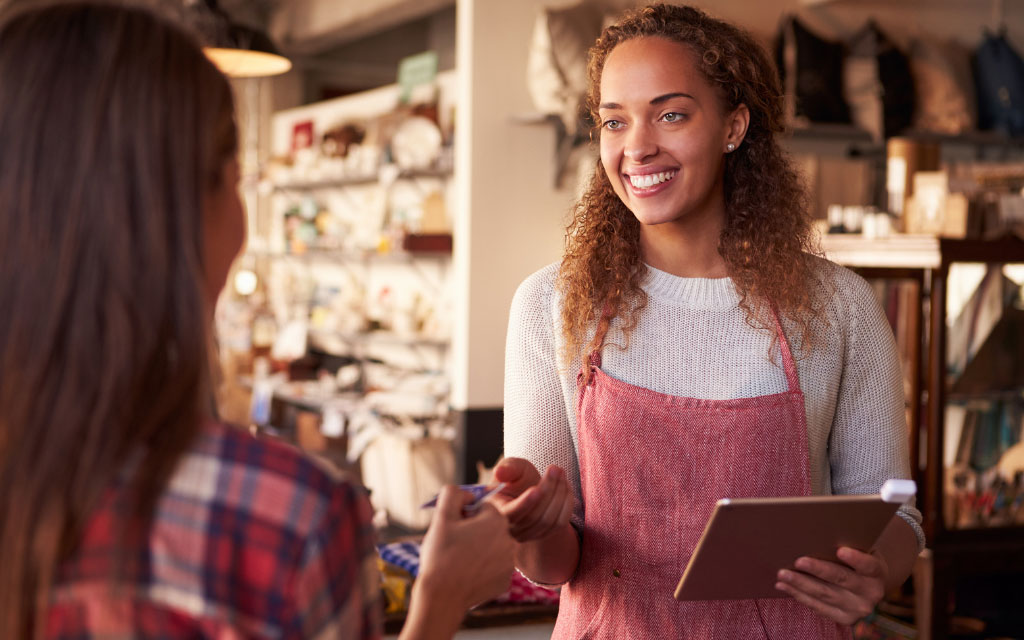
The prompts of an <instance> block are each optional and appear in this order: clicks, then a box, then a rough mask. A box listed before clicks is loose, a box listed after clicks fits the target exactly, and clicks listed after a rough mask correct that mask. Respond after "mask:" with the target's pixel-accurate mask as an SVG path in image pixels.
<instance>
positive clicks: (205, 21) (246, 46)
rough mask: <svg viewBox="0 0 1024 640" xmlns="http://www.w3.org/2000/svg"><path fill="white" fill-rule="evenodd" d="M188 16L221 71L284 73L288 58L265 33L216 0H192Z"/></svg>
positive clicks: (232, 74)
mask: <svg viewBox="0 0 1024 640" xmlns="http://www.w3.org/2000/svg"><path fill="white" fill-rule="evenodd" d="M189 12H190V14H191V15H190V18H191V20H192V23H193V24H194V25H195V27H196V29H197V30H198V31H199V34H200V36H201V37H202V38H203V43H204V45H205V46H204V47H203V51H204V52H205V53H206V57H208V58H209V59H210V60H211V61H212V62H213V63H214V64H215V65H217V68H218V69H220V70H221V72H222V73H224V75H226V76H229V77H232V78H259V77H265V76H275V75H278V74H281V73H285V72H286V71H288V70H289V69H291V68H292V63H291V61H290V60H289V59H288V58H286V57H284V56H283V55H281V54H280V53H279V52H278V51H277V48H276V47H275V46H274V43H273V42H271V40H270V38H269V37H268V36H267V34H266V33H264V32H262V31H258V30H256V29H252V28H250V27H247V26H245V25H243V24H239V23H237V22H235V21H233V20H232V19H231V18H230V17H229V16H228V15H227V14H226V13H224V11H222V10H221V8H220V7H219V6H218V5H217V0H191V2H190V6H189Z"/></svg>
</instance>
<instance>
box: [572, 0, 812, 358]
mask: <svg viewBox="0 0 1024 640" xmlns="http://www.w3.org/2000/svg"><path fill="white" fill-rule="evenodd" d="M644 37H660V38H666V39H669V40H672V41H675V42H679V43H682V44H683V45H685V46H687V47H689V48H690V49H691V50H692V51H693V52H694V53H695V54H696V55H695V56H694V58H695V60H696V61H697V63H698V65H699V68H700V70H701V71H702V72H703V74H704V77H705V78H706V79H707V80H708V82H710V83H711V84H712V86H715V87H717V89H718V93H719V95H720V96H721V97H722V107H723V109H725V110H726V111H731V110H733V109H735V108H736V107H738V106H740V105H746V106H747V108H748V109H749V111H750V124H749V126H748V128H747V133H746V137H745V138H744V139H743V144H742V145H740V147H739V148H738V149H736V150H735V151H734V152H732V153H729V154H727V155H726V157H725V178H724V191H725V206H726V219H725V224H724V226H723V229H722V232H721V236H720V238H719V245H718V251H719V253H720V254H721V256H722V258H723V259H724V260H725V263H726V268H727V270H728V274H729V276H730V277H731V278H732V280H733V283H734V284H735V286H736V288H737V290H738V292H739V294H740V307H741V308H742V309H744V310H745V311H746V314H747V321H748V323H750V324H751V325H752V326H755V327H759V328H770V327H773V326H774V324H773V321H772V319H771V312H770V307H769V306H768V301H771V303H772V304H775V305H777V307H778V308H779V309H780V311H781V312H782V314H783V315H784V316H786V317H788V318H790V319H791V320H793V321H794V322H795V323H796V325H797V327H798V332H797V334H798V335H797V336H795V338H796V344H797V345H798V346H799V345H801V344H803V345H807V344H809V343H810V342H812V338H813V336H812V332H811V329H812V322H813V319H814V318H815V317H816V316H818V315H820V305H819V304H818V303H817V301H816V299H815V296H814V295H813V293H812V289H813V288H812V287H811V286H809V285H810V284H811V282H812V279H813V263H812V257H811V255H812V254H814V253H816V249H815V246H814V242H813V235H812V228H811V220H810V216H809V214H808V208H807V196H806V193H805V191H804V189H803V187H802V185H801V183H800V180H799V178H798V176H797V174H796V172H795V171H794V170H793V167H792V166H791V165H790V163H789V161H788V159H787V158H786V156H785V155H784V154H783V152H782V150H781V149H780V147H779V145H778V142H777V141H776V138H775V137H776V135H777V134H779V133H781V132H782V131H783V129H784V120H783V98H782V91H781V89H780V85H779V79H778V76H777V74H776V72H775V68H774V66H773V65H772V63H771V61H770V59H769V58H768V56H767V54H766V53H765V52H764V50H763V49H762V47H761V46H760V45H758V44H757V42H755V41H754V39H753V38H751V37H750V35H749V34H747V33H746V32H744V31H742V30H740V29H738V28H736V27H734V26H732V25H730V24H728V23H725V22H722V21H721V20H716V19H714V18H711V17H709V16H707V15H706V14H704V13H703V12H701V11H699V10H697V9H694V8H692V7H684V6H672V5H666V4H657V5H653V6H649V7H644V8H640V9H634V10H632V11H629V12H627V13H626V14H625V15H624V16H623V17H622V19H621V20H620V21H619V22H618V23H616V24H614V25H612V26H609V27H607V28H606V29H605V30H604V32H603V33H602V34H601V37H600V38H599V39H598V40H597V42H596V43H595V44H594V46H593V47H592V48H591V49H590V59H589V67H588V92H587V107H588V109H589V111H590V113H591V115H592V117H593V119H594V121H595V122H600V118H599V117H598V114H597V107H598V104H599V103H600V86H601V73H602V71H603V70H604V64H605V61H606V60H607V58H608V55H609V54H610V53H611V52H612V50H613V49H614V48H615V47H616V46H618V45H619V44H621V43H622V42H625V41H627V40H632V39H635V38H644ZM645 274H646V267H645V266H644V263H643V258H642V256H641V252H640V222H639V221H638V220H637V219H636V217H635V216H634V215H633V213H632V212H631V211H630V210H629V209H628V208H627V207H626V206H625V205H624V204H623V203H622V201H621V200H620V199H619V197H618V196H617V195H616V194H615V192H614V191H613V189H612V185H611V183H610V182H609V180H608V176H607V175H606V173H605V171H604V169H603V167H602V166H601V164H600V161H599V162H598V164H597V168H596V170H595V171H594V174H593V177H592V178H591V181H590V184H589V185H588V187H587V189H586V191H585V192H584V194H583V196H582V197H581V198H580V200H579V201H578V202H577V203H576V205H575V207H574V210H573V219H572V221H571V222H570V224H569V226H568V229H567V235H566V250H565V255H564V258H563V260H562V264H561V269H560V271H559V279H558V287H559V290H560V292H561V294H562V297H563V304H562V310H561V320H562V331H563V335H564V337H565V348H564V351H563V353H562V354H561V355H562V359H563V362H564V363H566V364H568V363H569V362H571V361H572V359H573V358H575V357H576V356H578V355H580V352H581V351H582V350H583V343H584V341H585V339H586V338H585V334H586V332H587V330H588V329H589V328H590V327H592V326H594V324H595V323H598V327H599V328H598V334H599V335H600V334H603V333H604V331H603V330H604V329H606V328H607V325H608V324H609V323H610V321H611V319H612V318H615V317H617V316H620V315H621V316H623V322H622V331H623V333H624V334H625V336H626V339H627V340H628V337H629V334H630V332H631V331H632V330H633V329H634V328H635V327H636V323H637V321H638V318H639V313H640V311H641V310H642V309H643V308H644V306H645V305H646V304H647V296H646V293H645V292H644V291H643V289H642V284H643V280H644V277H645ZM602 312H603V313H602ZM598 340H599V338H598V337H597V336H595V338H594V339H593V340H592V341H591V343H590V344H589V345H588V346H587V348H586V350H587V351H589V350H591V349H594V348H597V347H599V346H600V345H599V344H598Z"/></svg>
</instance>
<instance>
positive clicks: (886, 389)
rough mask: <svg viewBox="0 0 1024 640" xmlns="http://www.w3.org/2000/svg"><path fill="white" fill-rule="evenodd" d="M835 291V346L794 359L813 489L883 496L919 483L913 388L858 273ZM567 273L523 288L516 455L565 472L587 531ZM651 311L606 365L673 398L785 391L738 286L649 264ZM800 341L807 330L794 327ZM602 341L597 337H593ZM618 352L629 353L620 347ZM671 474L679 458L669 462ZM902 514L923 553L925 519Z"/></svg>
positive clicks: (835, 283)
mask: <svg viewBox="0 0 1024 640" xmlns="http://www.w3.org/2000/svg"><path fill="white" fill-rule="evenodd" d="M819 266H820V269H819V273H820V276H819V277H820V278H821V280H822V281H823V282H827V283H830V285H829V286H827V287H826V286H823V287H821V291H823V292H826V291H829V290H833V292H832V293H831V294H827V293H825V294H823V295H830V298H829V300H828V303H827V305H826V309H827V312H826V318H827V325H826V324H821V325H819V327H821V330H822V331H823V332H824V333H823V334H822V335H823V337H824V339H822V340H820V341H819V343H820V344H821V345H823V346H822V347H820V348H818V349H817V350H815V351H814V352H812V353H801V352H800V351H798V350H797V348H796V345H795V344H793V341H792V338H790V340H791V344H793V348H794V357H795V358H796V360H797V370H798V372H799V375H800V387H801V389H802V391H803V393H804V402H805V405H806V412H807V440H808V444H809V449H810V471H811V490H812V491H813V492H814V493H815V494H852V493H875V492H877V491H878V490H879V488H880V487H881V485H882V483H883V482H884V481H885V480H887V479H889V478H909V477H910V469H909V453H908V439H907V425H906V417H905V415H906V414H905V404H904V395H903V380H902V376H901V372H900V362H899V355H898V352H897V349H896V343H895V340H894V339H893V333H892V330H891V328H890V327H889V324H888V322H887V320H886V318H885V314H884V313H883V311H882V309H881V307H880V306H879V304H878V302H877V300H876V299H875V296H874V293H873V291H872V290H871V287H870V286H869V285H868V284H867V283H866V282H865V281H864V280H863V279H862V278H861V277H859V276H857V275H856V274H854V273H852V272H851V271H849V270H847V269H844V268H842V267H840V266H838V265H835V264H833V263H831V262H828V261H825V260H820V261H819ZM557 275H558V264H552V265H549V266H547V267H545V268H544V269H541V270H540V271H538V272H537V273H534V274H533V275H531V276H530V277H528V278H527V279H526V280H525V281H524V282H523V283H522V284H521V285H520V286H519V289H518V291H516V295H515V298H514V299H513V301H512V309H511V314H510V317H509V328H508V338H507V344H506V353H505V455H506V456H515V457H521V458H526V459H527V460H529V461H530V462H532V463H533V464H534V466H536V467H537V469H538V470H539V471H540V472H541V473H543V472H544V469H546V468H547V466H548V465H552V464H554V465H558V466H560V467H561V468H562V469H564V470H565V471H566V474H567V476H568V479H569V481H570V483H571V485H572V486H573V487H574V489H575V497H576V512H575V514H574V521H575V522H576V523H577V524H580V523H582V521H583V510H584V507H585V505H584V504H583V500H582V496H581V495H580V489H579V487H580V483H579V478H580V476H579V464H578V462H577V456H576V451H577V447H578V445H579V440H578V439H577V432H576V415H575V407H576V393H577V392H576V374H577V372H578V371H579V369H580V361H579V360H578V359H577V360H576V361H575V362H573V363H572V365H571V366H569V367H568V368H567V369H566V368H562V367H560V366H559V356H560V353H561V347H562V344H563V340H562V333H561V330H560V326H561V321H560V315H559V294H558V293H557V292H556V290H555V279H556V277H557ZM644 290H645V291H646V292H647V295H648V303H647V307H646V308H645V309H644V310H643V311H642V312H641V314H640V317H639V323H638V325H637V327H636V329H635V330H634V331H633V332H632V334H631V336H630V340H629V348H628V350H623V349H622V348H620V346H621V345H623V344H625V342H624V339H623V336H622V333H621V331H620V330H619V324H618V323H617V321H616V322H613V323H612V327H611V329H610V330H609V332H608V337H607V338H606V340H605V347H604V349H603V351H602V352H601V356H602V369H603V370H604V371H605V372H606V373H607V374H609V375H611V376H612V377H614V378H618V379H619V380H622V381H625V382H628V383H630V384H633V385H637V386H640V387H645V388H648V389H653V390H654V391H658V392H661V393H666V394H671V395H677V396H686V397H692V398H705V399H715V400H725V399H732V398H748V397H754V396H760V395H767V394H773V393H779V392H782V391H785V390H786V388H787V386H786V376H785V372H784V370H783V368H782V366H781V361H780V360H779V358H778V353H779V352H778V349H775V350H774V351H773V355H774V361H772V360H771V359H769V348H770V345H771V341H772V338H773V333H772V332H769V331H766V330H757V329H754V328H752V327H751V326H750V325H749V324H747V322H746V316H745V314H744V312H743V310H742V309H740V308H739V306H738V303H739V295H738V293H737V292H736V289H735V287H734V286H733V284H732V280H730V279H728V278H719V279H707V278H680V277H677V276H674V275H671V274H669V273H665V272H663V271H659V270H657V269H654V268H653V267H648V278H647V281H646V283H645V285H644ZM784 327H785V329H786V334H787V336H792V335H793V334H794V333H795V331H794V330H793V328H792V327H791V326H789V325H788V323H784ZM590 335H591V336H592V335H593V333H591V334H590ZM617 345H619V346H617ZM665 463H666V464H670V463H671V461H669V460H666V461H665ZM900 515H901V516H902V517H903V518H904V519H905V520H906V521H907V522H908V523H910V525H911V526H912V527H913V528H914V531H915V532H916V533H917V536H918V541H919V544H920V545H922V546H923V544H924V534H923V532H922V530H921V527H920V521H921V514H920V512H918V510H917V509H915V508H913V507H912V506H904V507H903V508H902V509H901V511H900Z"/></svg>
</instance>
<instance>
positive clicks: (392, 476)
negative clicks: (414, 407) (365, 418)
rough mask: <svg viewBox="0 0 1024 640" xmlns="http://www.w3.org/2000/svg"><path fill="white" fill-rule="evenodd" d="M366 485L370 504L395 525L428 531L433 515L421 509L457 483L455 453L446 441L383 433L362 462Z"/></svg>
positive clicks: (364, 453) (365, 452)
mask: <svg viewBox="0 0 1024 640" xmlns="http://www.w3.org/2000/svg"><path fill="white" fill-rule="evenodd" d="M361 467H362V475H363V483H364V484H365V485H366V486H367V488H369V489H370V502H372V503H373V506H374V508H375V509H384V510H386V511H387V513H388V518H389V519H390V521H391V522H394V523H396V524H399V525H401V526H403V527H408V528H410V529H426V528H427V525H429V524H430V517H431V515H432V513H433V512H432V511H431V510H429V509H421V508H420V505H422V504H423V503H424V502H426V501H427V500H429V499H430V498H431V497H433V496H434V495H437V493H438V492H439V491H440V490H441V487H442V486H444V485H445V484H450V483H452V482H453V481H454V479H455V453H454V451H453V449H452V443H451V441H449V440H446V439H443V438H429V437H428V438H422V439H410V438H406V437H403V436H401V435H396V434H394V433H390V432H387V431H385V432H381V433H379V434H378V435H377V437H376V438H374V439H373V441H372V442H371V443H370V444H369V445H368V446H367V447H366V450H365V451H364V452H363V455H362V458H361Z"/></svg>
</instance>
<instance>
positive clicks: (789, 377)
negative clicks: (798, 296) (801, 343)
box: [771, 302, 800, 392]
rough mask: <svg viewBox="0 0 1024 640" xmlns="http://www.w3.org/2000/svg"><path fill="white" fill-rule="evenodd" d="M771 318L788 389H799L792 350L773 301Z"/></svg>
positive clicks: (798, 378)
mask: <svg viewBox="0 0 1024 640" xmlns="http://www.w3.org/2000/svg"><path fill="white" fill-rule="evenodd" d="M771 308H772V318H774V320H775V332H776V334H777V335H778V338H779V351H781V352H782V366H783V368H784V369H785V370H786V382H787V383H788V385H789V391H790V392H794V391H800V376H799V375H797V372H796V361H795V360H794V359H793V352H792V351H791V350H790V348H789V340H787V339H786V332H785V331H783V329H782V319H781V318H780V317H779V310H778V308H777V307H776V306H775V303H774V302H773V303H771Z"/></svg>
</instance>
